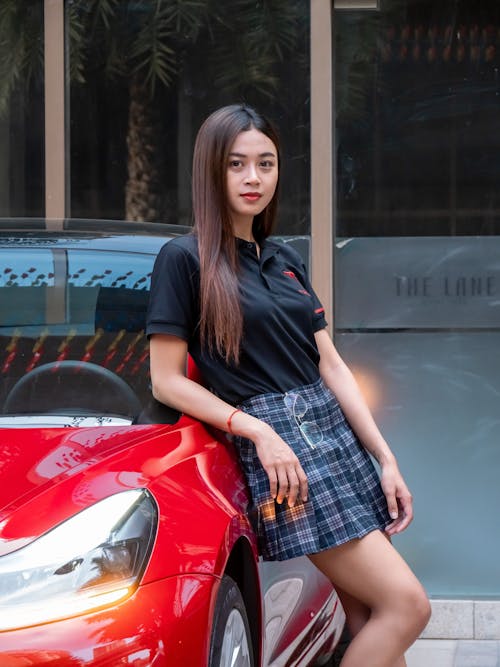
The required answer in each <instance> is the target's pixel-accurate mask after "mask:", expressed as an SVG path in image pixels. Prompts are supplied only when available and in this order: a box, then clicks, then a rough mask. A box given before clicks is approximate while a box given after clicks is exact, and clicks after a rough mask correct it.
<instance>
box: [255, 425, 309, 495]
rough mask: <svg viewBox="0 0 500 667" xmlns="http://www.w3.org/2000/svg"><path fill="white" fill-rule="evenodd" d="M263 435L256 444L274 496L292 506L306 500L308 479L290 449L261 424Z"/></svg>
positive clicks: (260, 435)
mask: <svg viewBox="0 0 500 667" xmlns="http://www.w3.org/2000/svg"><path fill="white" fill-rule="evenodd" d="M261 424H262V429H261V430H262V433H259V434H258V435H257V436H254V438H253V442H254V444H255V449H256V451H257V456H258V457H259V459H260V462H261V463H262V467H263V468H264V470H265V471H266V473H267V476H268V477H269V487H270V491H271V496H272V497H273V498H275V499H276V502H277V503H279V504H281V503H282V502H283V500H284V499H285V498H287V501H288V506H289V507H293V506H294V505H295V503H296V501H297V498H298V497H299V496H300V498H301V499H302V501H303V502H305V501H306V500H307V476H306V474H305V472H304V469H303V468H302V466H301V465H300V461H299V459H298V458H297V455H296V454H295V453H294V451H293V450H292V448H291V447H289V445H287V444H286V442H285V441H284V440H283V439H282V438H281V437H280V436H279V435H278V434H277V433H276V431H274V430H273V429H272V428H271V427H270V426H268V425H267V424H265V423H264V422H261Z"/></svg>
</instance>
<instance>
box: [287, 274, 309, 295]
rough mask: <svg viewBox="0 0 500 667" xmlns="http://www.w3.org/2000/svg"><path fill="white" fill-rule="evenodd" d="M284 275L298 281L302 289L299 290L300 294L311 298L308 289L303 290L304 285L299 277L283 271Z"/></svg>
mask: <svg viewBox="0 0 500 667" xmlns="http://www.w3.org/2000/svg"><path fill="white" fill-rule="evenodd" d="M283 273H284V275H285V276H288V277H289V278H291V279H292V280H296V281H297V282H298V284H299V285H300V289H299V290H298V291H299V292H300V294H305V295H306V296H311V295H310V294H309V292H308V291H307V290H306V289H304V288H303V286H302V283H301V282H300V280H299V279H298V278H297V276H296V275H295V273H294V272H293V271H283Z"/></svg>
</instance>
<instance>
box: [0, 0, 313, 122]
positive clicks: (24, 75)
mask: <svg viewBox="0 0 500 667" xmlns="http://www.w3.org/2000/svg"><path fill="white" fill-rule="evenodd" d="M304 1H305V0H232V1H231V2H223V1H221V0H68V1H67V2H66V4H65V7H66V30H67V39H68V42H69V54H70V58H69V74H70V77H71V80H72V81H73V82H75V83H77V84H81V85H83V84H85V82H86V80H87V79H88V77H89V76H90V75H91V73H92V72H94V71H103V72H105V74H106V76H107V77H109V78H110V79H120V78H122V79H127V78H130V77H131V76H135V77H136V78H139V79H140V80H141V81H142V82H143V84H144V86H145V87H147V89H148V90H149V92H150V95H151V97H153V96H154V94H155V91H156V89H157V88H158V87H163V88H169V87H170V86H172V84H173V83H174V82H175V80H176V78H177V77H178V75H179V74H180V73H181V72H182V71H183V68H184V66H185V64H186V60H189V53H190V51H192V50H193V49H196V50H197V51H198V48H200V49H203V52H204V53H206V59H205V66H206V69H207V72H210V73H211V74H210V78H211V80H212V81H213V83H214V84H215V85H216V86H219V87H220V89H222V90H223V91H227V90H230V91H232V92H234V93H235V94H244V92H245V90H248V89H253V90H255V91H257V92H259V93H261V94H263V95H265V96H271V95H272V94H273V93H274V92H275V91H276V89H277V85H278V78H277V74H276V72H275V70H274V66H275V65H276V64H277V63H282V62H284V61H285V60H286V58H287V56H289V54H291V53H293V50H294V47H295V46H296V43H297V35H298V32H299V21H300V20H301V16H302V13H303V8H304ZM36 6H37V5H36V3H33V4H32V5H30V4H28V3H24V2H19V1H18V0H2V2H0V113H2V112H3V113H4V112H5V111H6V109H7V107H8V104H9V100H10V97H11V95H12V93H13V91H14V90H15V89H16V87H17V86H19V85H26V86H30V85H31V84H32V83H33V82H34V81H36V82H37V83H38V84H39V85H40V84H41V82H42V81H43V35H42V31H41V27H40V16H39V13H37V11H36ZM301 10H302V11H301Z"/></svg>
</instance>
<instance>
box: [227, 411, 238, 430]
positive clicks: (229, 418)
mask: <svg viewBox="0 0 500 667" xmlns="http://www.w3.org/2000/svg"><path fill="white" fill-rule="evenodd" d="M237 412H241V410H240V409H239V408H236V410H233V411H232V412H231V414H230V415H229V417H228V418H227V430H228V431H229V433H231V434H232V432H233V430H232V428H231V421H232V419H233V417H234V415H235V414H236V413H237Z"/></svg>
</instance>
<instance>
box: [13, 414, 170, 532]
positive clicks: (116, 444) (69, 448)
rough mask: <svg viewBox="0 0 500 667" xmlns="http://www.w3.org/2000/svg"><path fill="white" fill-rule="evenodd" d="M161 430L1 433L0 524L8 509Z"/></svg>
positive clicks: (122, 428) (118, 428) (107, 428)
mask: <svg viewBox="0 0 500 667" xmlns="http://www.w3.org/2000/svg"><path fill="white" fill-rule="evenodd" d="M159 428H161V427H157V428H155V427H151V426H133V427H131V426H103V427H93V428H77V429H72V428H71V429H70V428H47V429H33V428H30V429H18V428H13V429H8V428H5V429H0V522H1V520H2V518H3V517H4V516H5V514H4V512H5V511H6V510H7V508H10V509H12V508H13V507H17V506H19V505H21V504H23V503H24V502H26V501H27V500H29V499H31V498H33V497H34V496H36V495H37V494H38V493H40V492H41V491H42V490H43V489H46V488H47V487H50V486H53V485H55V484H57V483H58V482H60V481H61V480H62V479H65V478H67V477H69V476H71V475H74V474H76V473H79V472H81V471H84V470H87V469H89V468H91V467H93V466H97V465H98V464H99V462H100V461H101V460H102V459H103V458H105V457H106V456H108V455H109V454H111V453H112V452H114V451H116V450H120V449H125V448H126V449H129V448H130V447H132V446H133V445H134V443H135V442H137V441H138V440H142V439H144V438H145V437H147V435H148V431H149V432H151V433H153V432H155V431H157V430H159ZM165 428H168V427H163V428H161V430H162V431H163V430H164V429H165ZM13 480H15V483H14V482H13ZM0 525H1V524H0Z"/></svg>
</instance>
